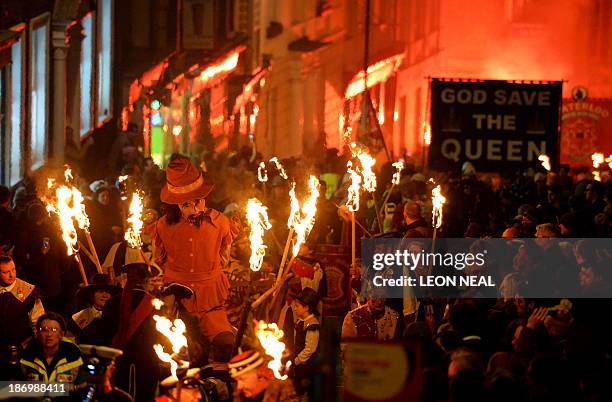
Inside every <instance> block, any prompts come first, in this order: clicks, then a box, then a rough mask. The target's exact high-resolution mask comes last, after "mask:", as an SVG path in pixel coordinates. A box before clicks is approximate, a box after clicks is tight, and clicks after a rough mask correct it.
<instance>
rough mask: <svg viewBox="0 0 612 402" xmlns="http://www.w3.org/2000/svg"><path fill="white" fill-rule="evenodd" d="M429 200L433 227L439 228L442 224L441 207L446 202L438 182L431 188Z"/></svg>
mask: <svg viewBox="0 0 612 402" xmlns="http://www.w3.org/2000/svg"><path fill="white" fill-rule="evenodd" d="M431 202H432V204H433V209H432V220H431V223H432V225H433V227H434V229H439V228H440V226H442V208H443V207H444V204H446V197H444V196H443V195H442V190H441V189H440V185H439V184H438V185H437V186H436V187H434V189H433V190H431ZM434 234H435V231H434ZM434 238H435V236H434Z"/></svg>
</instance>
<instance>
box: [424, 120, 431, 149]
mask: <svg viewBox="0 0 612 402" xmlns="http://www.w3.org/2000/svg"><path fill="white" fill-rule="evenodd" d="M423 142H424V143H425V145H431V126H430V125H429V123H428V122H426V121H424V122H423Z"/></svg>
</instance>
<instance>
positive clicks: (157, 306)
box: [151, 299, 164, 310]
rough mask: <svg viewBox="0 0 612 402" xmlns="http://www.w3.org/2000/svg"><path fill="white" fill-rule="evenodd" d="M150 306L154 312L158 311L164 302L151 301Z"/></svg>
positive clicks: (158, 300)
mask: <svg viewBox="0 0 612 402" xmlns="http://www.w3.org/2000/svg"><path fill="white" fill-rule="evenodd" d="M151 304H152V305H153V307H155V310H159V309H161V308H162V306H163V305H164V302H163V301H161V300H160V299H153V300H152V301H151Z"/></svg>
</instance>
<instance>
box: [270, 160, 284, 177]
mask: <svg viewBox="0 0 612 402" xmlns="http://www.w3.org/2000/svg"><path fill="white" fill-rule="evenodd" d="M270 162H272V163H274V165H276V169H278V173H279V174H280V176H281V177H282V178H283V179H285V180H287V172H285V168H284V167H283V165H281V163H280V162H279V161H278V158H277V157H276V156H275V157H274V158H272V159H270Z"/></svg>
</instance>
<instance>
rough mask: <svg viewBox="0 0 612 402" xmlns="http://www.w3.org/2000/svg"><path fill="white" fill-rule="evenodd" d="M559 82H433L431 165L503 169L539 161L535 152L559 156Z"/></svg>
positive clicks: (552, 157) (553, 158)
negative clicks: (469, 164)
mask: <svg viewBox="0 0 612 402" xmlns="http://www.w3.org/2000/svg"><path fill="white" fill-rule="evenodd" d="M561 85H562V83H561V82H550V83H537V84H526V83H515V82H508V81H496V80H488V81H446V80H443V79H437V78H434V79H432V82H431V114H430V116H431V145H430V147H429V166H430V168H432V169H434V170H458V169H459V168H460V167H461V165H462V164H463V163H464V162H466V161H469V162H471V163H472V164H473V165H474V166H475V167H476V169H477V170H479V171H486V172H502V171H507V170H511V169H524V168H526V167H528V166H533V167H535V166H540V162H539V161H538V156H540V155H542V154H545V155H548V156H549V158H550V161H551V164H552V166H553V167H555V166H556V165H557V164H558V162H559V143H558V142H559V109H560V106H561Z"/></svg>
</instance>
